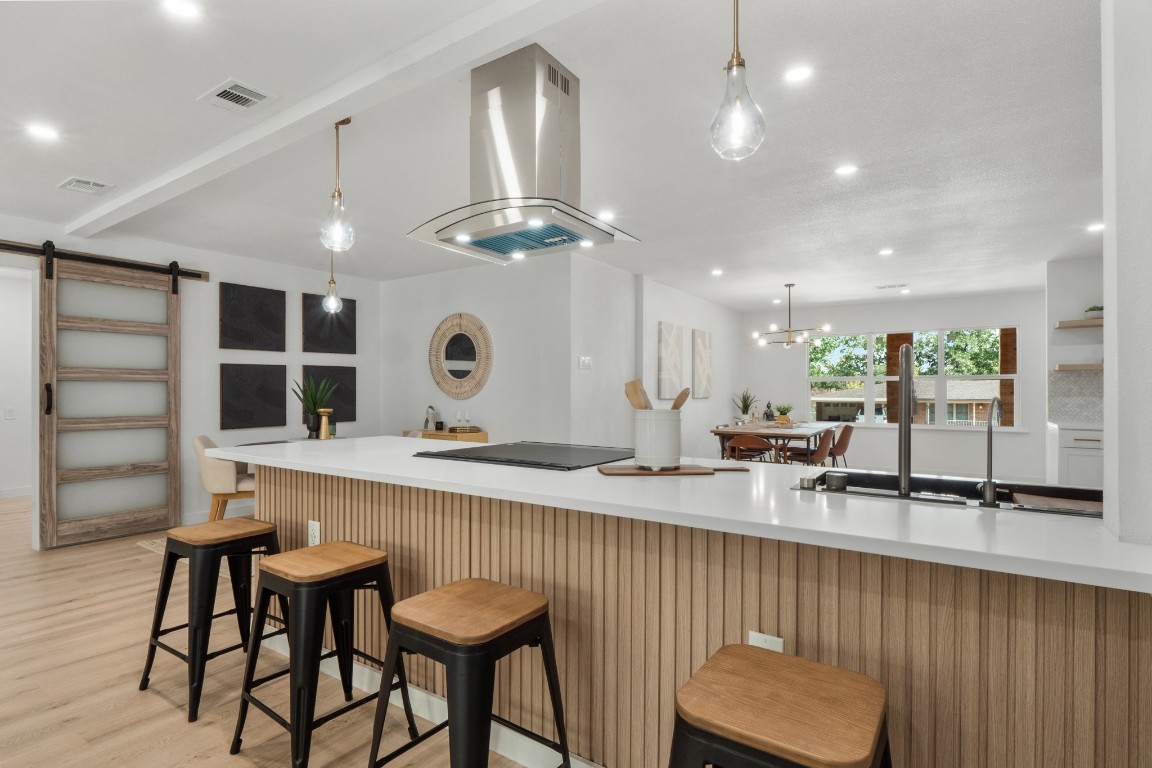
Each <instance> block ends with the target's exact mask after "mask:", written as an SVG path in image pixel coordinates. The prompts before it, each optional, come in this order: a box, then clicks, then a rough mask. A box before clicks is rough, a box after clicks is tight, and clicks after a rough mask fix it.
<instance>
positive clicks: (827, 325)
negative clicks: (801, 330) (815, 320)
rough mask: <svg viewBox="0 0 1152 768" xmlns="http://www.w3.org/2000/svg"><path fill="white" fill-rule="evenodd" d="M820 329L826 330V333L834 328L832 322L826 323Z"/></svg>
mask: <svg viewBox="0 0 1152 768" xmlns="http://www.w3.org/2000/svg"><path fill="white" fill-rule="evenodd" d="M820 330H822V331H824V333H828V331H830V330H832V324H831V323H824V325H822V326H820Z"/></svg>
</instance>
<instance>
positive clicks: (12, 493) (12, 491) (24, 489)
mask: <svg viewBox="0 0 1152 768" xmlns="http://www.w3.org/2000/svg"><path fill="white" fill-rule="evenodd" d="M17 496H28V497H29V499H31V496H32V486H30V485H21V486H19V487H16V488H0V499H11V498H15V497H17Z"/></svg>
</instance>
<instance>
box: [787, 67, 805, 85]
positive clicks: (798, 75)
mask: <svg viewBox="0 0 1152 768" xmlns="http://www.w3.org/2000/svg"><path fill="white" fill-rule="evenodd" d="M811 77H812V67H810V66H808V65H807V64H801V65H800V66H797V67H792V68H791V69H789V70H788V71H787V72H785V73H784V82H786V83H802V82H804V81H805V80H808V79H809V78H811Z"/></svg>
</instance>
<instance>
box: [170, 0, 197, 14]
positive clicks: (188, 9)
mask: <svg viewBox="0 0 1152 768" xmlns="http://www.w3.org/2000/svg"><path fill="white" fill-rule="evenodd" d="M164 10H166V11H168V13H170V14H172V15H173V16H178V17H180V18H181V19H198V18H200V6H199V5H197V4H196V3H193V2H191V0H164Z"/></svg>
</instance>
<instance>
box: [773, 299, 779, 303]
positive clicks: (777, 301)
mask: <svg viewBox="0 0 1152 768" xmlns="http://www.w3.org/2000/svg"><path fill="white" fill-rule="evenodd" d="M780 301H781V300H780V299H772V303H773V304H779V303H780Z"/></svg>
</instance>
